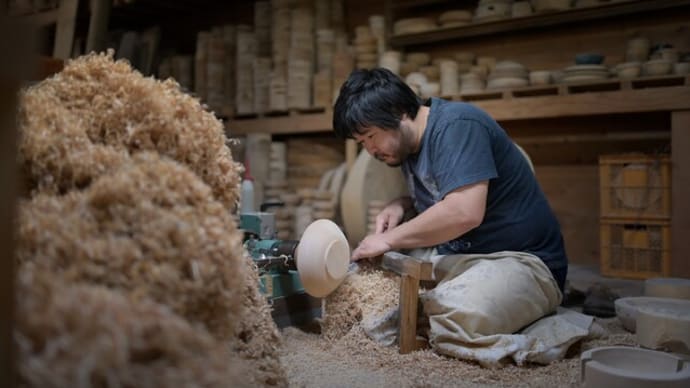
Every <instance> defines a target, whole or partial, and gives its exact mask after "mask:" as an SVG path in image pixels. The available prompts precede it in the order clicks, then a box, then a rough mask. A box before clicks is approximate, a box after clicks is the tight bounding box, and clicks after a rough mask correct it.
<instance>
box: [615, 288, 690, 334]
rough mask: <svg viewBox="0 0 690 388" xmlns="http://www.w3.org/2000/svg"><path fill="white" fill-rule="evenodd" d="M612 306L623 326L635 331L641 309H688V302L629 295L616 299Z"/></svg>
mask: <svg viewBox="0 0 690 388" xmlns="http://www.w3.org/2000/svg"><path fill="white" fill-rule="evenodd" d="M614 306H615V308H616V316H618V319H619V320H620V321H621V324H623V327H624V328H625V329H626V330H628V331H630V332H632V333H635V332H636V331H637V316H638V314H639V312H640V310H641V309H644V308H648V309H650V308H651V309H665V310H669V309H683V308H689V309H690V302H689V301H686V300H682V299H673V298H657V297H651V296H630V297H625V298H618V299H616V301H615V302H614Z"/></svg>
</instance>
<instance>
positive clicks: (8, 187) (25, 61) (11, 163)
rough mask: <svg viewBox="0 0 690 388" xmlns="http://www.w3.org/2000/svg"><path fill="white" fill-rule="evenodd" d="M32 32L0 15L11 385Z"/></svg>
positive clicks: (0, 203)
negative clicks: (22, 121) (23, 113)
mask: <svg viewBox="0 0 690 388" xmlns="http://www.w3.org/2000/svg"><path fill="white" fill-rule="evenodd" d="M31 33H32V31H31V30H30V29H29V28H26V26H23V25H21V24H20V23H18V22H17V21H15V20H6V19H5V17H4V15H3V14H0V52H3V53H8V54H9V53H11V56H12V60H11V61H3V62H2V63H0V184H1V187H2V190H1V191H0V220H1V221H0V317H2V318H0V381H2V382H3V383H4V385H3V386H7V387H13V386H14V381H13V380H14V379H13V377H14V373H15V367H16V365H15V363H14V360H13V358H14V357H15V355H14V350H15V349H16V345H15V344H13V341H12V325H13V316H14V306H13V305H14V300H15V297H14V262H15V257H14V238H13V236H14V234H15V233H14V226H15V225H14V217H15V215H16V195H17V191H18V190H17V189H18V188H17V180H18V179H17V171H18V169H17V163H16V161H17V159H16V152H17V150H16V148H15V145H16V144H17V139H16V128H15V123H16V114H17V110H16V105H17V97H18V95H17V91H18V90H19V89H20V87H21V85H22V81H25V80H27V79H30V78H31V77H32V76H33V74H30V73H29V72H31V71H32V70H33V68H34V65H35V63H34V60H35V59H36V58H35V57H34V54H33V53H32V48H31V47H32V46H31V44H29V41H30V40H31V37H32V36H33V35H31Z"/></svg>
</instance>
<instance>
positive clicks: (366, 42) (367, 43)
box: [354, 26, 378, 69]
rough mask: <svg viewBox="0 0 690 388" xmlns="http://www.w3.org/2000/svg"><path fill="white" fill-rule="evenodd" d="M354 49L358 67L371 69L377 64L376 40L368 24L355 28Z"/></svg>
mask: <svg viewBox="0 0 690 388" xmlns="http://www.w3.org/2000/svg"><path fill="white" fill-rule="evenodd" d="M354 50H355V61H356V65H355V66H356V67H357V68H358V69H373V68H374V67H376V66H377V65H378V40H377V39H376V36H374V35H373V34H372V32H371V28H369V26H357V27H356V28H355V40H354Z"/></svg>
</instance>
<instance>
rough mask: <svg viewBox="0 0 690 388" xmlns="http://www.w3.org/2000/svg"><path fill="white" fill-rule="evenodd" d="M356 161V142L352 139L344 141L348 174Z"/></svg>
mask: <svg viewBox="0 0 690 388" xmlns="http://www.w3.org/2000/svg"><path fill="white" fill-rule="evenodd" d="M355 160H357V142H356V141H354V139H347V140H345V161H346V162H347V171H348V172H349V171H350V169H351V168H352V165H353V164H355Z"/></svg>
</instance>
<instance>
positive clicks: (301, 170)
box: [287, 138, 345, 189]
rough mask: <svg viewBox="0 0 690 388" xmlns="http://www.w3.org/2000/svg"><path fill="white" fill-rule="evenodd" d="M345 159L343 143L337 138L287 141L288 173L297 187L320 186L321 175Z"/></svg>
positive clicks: (291, 181) (293, 185)
mask: <svg viewBox="0 0 690 388" xmlns="http://www.w3.org/2000/svg"><path fill="white" fill-rule="evenodd" d="M344 159H345V158H344V155H343V149H342V144H341V143H340V142H338V141H337V140H336V139H330V138H329V139H309V140H307V139H290V140H288V141H287V166H288V168H287V174H288V179H289V180H290V183H291V184H292V187H293V188H295V189H300V188H311V189H313V188H316V187H318V186H319V183H320V182H321V176H322V175H323V174H324V173H325V172H326V171H328V170H331V169H333V168H335V167H337V166H339V165H340V164H341V163H342V162H343V161H344Z"/></svg>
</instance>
